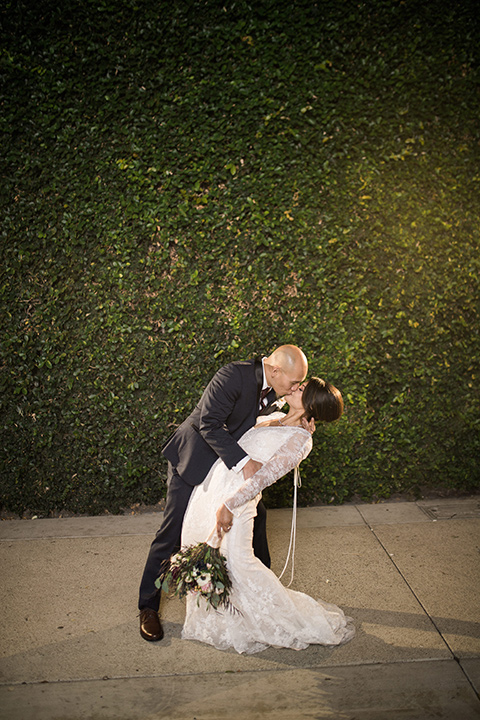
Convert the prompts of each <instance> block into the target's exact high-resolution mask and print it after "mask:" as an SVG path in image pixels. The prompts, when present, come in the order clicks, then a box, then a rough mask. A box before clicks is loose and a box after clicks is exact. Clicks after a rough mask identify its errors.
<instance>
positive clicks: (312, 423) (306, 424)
mask: <svg viewBox="0 0 480 720" xmlns="http://www.w3.org/2000/svg"><path fill="white" fill-rule="evenodd" d="M302 427H303V429H304V430H308V432H309V433H310V435H313V433H314V432H315V430H316V427H315V420H314V419H313V418H311V420H310V421H309V422H307V420H306V418H304V417H302Z"/></svg>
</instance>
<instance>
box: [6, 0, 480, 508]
mask: <svg viewBox="0 0 480 720" xmlns="http://www.w3.org/2000/svg"><path fill="white" fill-rule="evenodd" d="M0 13H1V18H0V19H1V27H2V28H3V37H2V43H1V48H2V54H1V56H0V82H1V89H0V103H1V109H2V112H1V116H0V125H1V132H2V138H3V142H2V148H3V152H2V161H1V174H2V182H1V186H0V202H1V205H2V219H3V222H2V226H1V228H0V239H1V253H2V264H1V268H0V272H1V285H0V298H1V307H2V331H3V332H2V344H1V350H2V361H1V374H0V390H1V395H0V402H1V412H2V421H1V432H2V438H1V449H0V453H1V461H0V462H1V483H2V497H3V505H4V507H5V508H7V509H9V510H13V511H16V512H18V513H21V512H23V511H24V510H26V509H30V510H32V511H34V512H37V513H42V514H48V513H50V512H53V511H55V510H59V509H68V510H71V511H76V512H93V513H95V512H102V511H104V510H105V509H108V510H110V511H114V512H115V511H120V509H121V508H122V507H125V506H126V505H128V504H129V503H132V502H146V503H151V502H156V501H157V500H158V499H159V498H160V497H161V496H162V495H163V494H164V490H165V486H164V477H165V464H164V461H163V459H162V457H161V453H160V448H161V445H162V444H163V442H164V440H165V439H166V437H167V436H168V435H169V434H170V432H171V431H172V429H173V428H174V427H175V426H176V425H177V424H178V423H179V421H180V420H181V419H183V417H184V416H185V414H186V413H188V411H189V410H190V409H191V408H192V407H193V406H194V404H195V402H196V399H197V398H198V397H199V395H200V393H201V391H202V388H203V387H204V385H205V384H206V382H207V381H208V379H209V378H210V376H211V375H212V374H213V373H214V371H215V370H216V369H217V368H218V367H219V366H220V365H222V364H224V363H226V362H228V361H230V360H232V359H236V358H246V357H251V356H252V355H254V354H257V353H262V352H269V351H270V350H271V349H273V348H274V347H275V346H276V345H277V344H280V343H282V342H295V343H297V344H299V345H301V346H302V347H303V349H304V350H305V352H306V354H307V356H308V357H309V360H310V371H311V373H312V374H317V375H320V376H324V377H326V378H328V379H329V380H331V381H332V382H334V383H335V384H336V385H338V386H339V387H340V388H341V390H342V391H343V393H344V396H345V400H346V412H345V416H344V418H343V419H342V420H341V421H340V422H339V423H338V424H337V425H336V426H335V427H325V428H323V427H322V428H319V429H318V430H317V433H316V435H315V449H314V451H313V452H312V454H311V456H310V457H309V458H308V459H307V460H306V461H305V463H304V465H303V466H302V474H303V476H304V487H303V489H302V492H301V500H302V501H303V502H305V503H307V502H317V501H323V502H325V501H328V502H342V501H344V500H345V499H348V498H350V497H352V496H353V495H359V496H361V497H362V498H365V499H372V498H374V497H388V496H389V495H390V494H391V493H392V492H397V491H405V490H412V489H413V490H415V488H418V487H421V486H424V485H436V486H446V487H451V488H457V489H466V490H472V489H474V488H478V480H479V472H478V462H477V460H476V459H477V458H478V457H479V456H480V432H479V393H478V387H477V386H478V374H479V367H478V365H479V362H478V359H479V357H480V342H479V334H478V328H479V327H480V323H479V305H478V298H479V277H480V260H479V252H478V250H479V200H478V189H479V182H480V174H479V171H478V167H479V164H478V147H479V126H478V116H479V103H478V58H477V57H476V55H475V53H477V52H478V42H477V41H478V36H479V33H478V29H479V28H478V15H477V12H476V3H475V2H474V0H462V2H460V1H459V0H458V1H454V2H453V3H450V4H449V8H448V9H446V8H445V5H444V3H443V2H440V0H432V1H430V2H427V3H426V2H420V1H419V0H418V1H417V0H405V2H398V1H397V0H378V1H376V2H372V3H370V4H358V3H356V2H353V1H352V0H346V1H345V2H341V3H340V2H334V1H333V0H325V1H324V2H322V3H312V2H306V1H305V2H303V1H302V2H297V3H295V4H293V5H292V4H291V3H287V2H284V1H283V0H276V1H275V2H273V0H271V1H269V0H260V2H257V3H252V4H250V3H248V2H245V1H242V2H230V1H228V2H226V3H225V2H222V3H220V2H216V1H209V2H203V1H202V0H189V1H188V2H187V1H184V0H182V2H177V1H175V2H171V3H151V2H149V1H148V2H147V0H117V2H115V3H113V2H112V0H102V1H99V0H95V1H93V0H90V1H89V2H84V3H76V2H73V1H72V0H65V2H63V3H61V4H59V3H56V2H53V1H52V0H38V2H36V3H30V2H27V0H18V2H15V3H13V2H7V4H6V7H5V9H3V10H0ZM288 494H289V488H287V484H286V483H280V484H278V485H277V486H276V487H274V488H271V489H270V490H269V492H268V498H269V502H270V504H282V503H283V502H284V501H285V500H286V498H287V495H288Z"/></svg>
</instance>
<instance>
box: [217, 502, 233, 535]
mask: <svg viewBox="0 0 480 720" xmlns="http://www.w3.org/2000/svg"><path fill="white" fill-rule="evenodd" d="M232 522H233V513H231V512H230V510H229V509H228V508H227V507H225V505H221V506H220V507H219V508H218V510H217V533H218V535H219V536H220V537H221V536H222V532H228V531H229V530H230V528H231V527H232Z"/></svg>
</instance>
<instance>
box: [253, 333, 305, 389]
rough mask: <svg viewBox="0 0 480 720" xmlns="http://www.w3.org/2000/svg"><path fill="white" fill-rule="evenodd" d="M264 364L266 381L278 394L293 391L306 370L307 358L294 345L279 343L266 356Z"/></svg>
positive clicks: (303, 377)
mask: <svg viewBox="0 0 480 720" xmlns="http://www.w3.org/2000/svg"><path fill="white" fill-rule="evenodd" d="M264 366H265V376H266V379H267V383H268V384H269V385H270V387H273V389H274V390H275V392H276V393H277V395H279V396H281V395H290V393H292V392H294V391H295V390H296V389H297V388H298V386H299V385H300V383H301V382H302V381H303V380H304V379H305V376H306V374H307V372H308V362H307V358H306V357H305V355H304V353H303V352H302V350H300V348H299V347H297V346H296V345H281V346H280V347H278V348H277V349H276V350H274V351H273V352H272V354H271V355H269V356H268V358H266V360H265V363H264Z"/></svg>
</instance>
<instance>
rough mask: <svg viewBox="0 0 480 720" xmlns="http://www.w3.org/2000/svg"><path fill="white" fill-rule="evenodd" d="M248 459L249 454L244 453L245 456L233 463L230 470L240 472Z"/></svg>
mask: <svg viewBox="0 0 480 720" xmlns="http://www.w3.org/2000/svg"><path fill="white" fill-rule="evenodd" d="M249 460H250V457H249V455H245V457H244V458H242V459H241V460H240V462H238V463H237V464H236V465H234V466H233V467H232V470H234V471H235V472H237V473H239V472H242V470H243V468H244V467H245V465H246V464H247V462H248V461H249Z"/></svg>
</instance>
